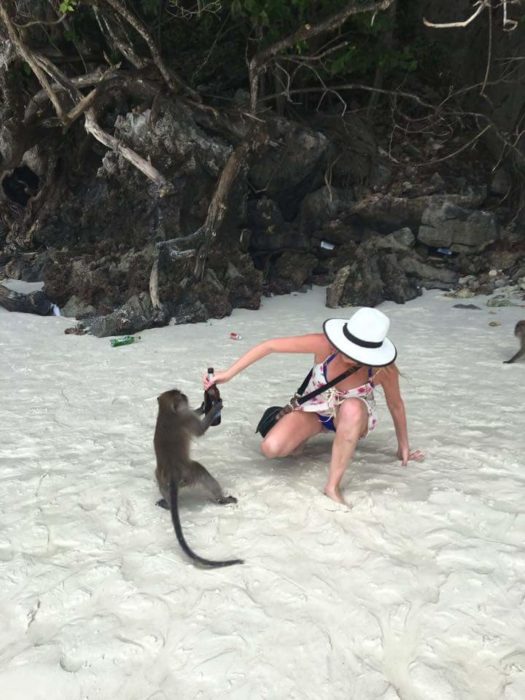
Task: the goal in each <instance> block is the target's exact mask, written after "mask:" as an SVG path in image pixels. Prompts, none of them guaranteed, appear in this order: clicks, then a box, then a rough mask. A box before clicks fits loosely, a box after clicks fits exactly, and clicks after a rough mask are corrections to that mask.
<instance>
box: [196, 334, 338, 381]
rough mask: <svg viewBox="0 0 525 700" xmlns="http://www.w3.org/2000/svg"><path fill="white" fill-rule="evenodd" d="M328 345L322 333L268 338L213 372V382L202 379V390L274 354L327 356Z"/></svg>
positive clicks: (205, 378) (226, 379) (228, 378)
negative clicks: (228, 364) (225, 367)
mask: <svg viewBox="0 0 525 700" xmlns="http://www.w3.org/2000/svg"><path fill="white" fill-rule="evenodd" d="M330 347H331V346H330V343H329V342H328V340H327V339H326V336H325V335H324V334H323V333H311V334H309V335H293V336H288V337H286V338H270V339H269V340H265V341H263V342H262V343H259V344H258V345H254V347H253V348H250V350H248V351H247V352H245V353H244V355H241V357H239V359H238V360H236V361H235V362H234V363H233V364H232V365H230V367H228V369H226V370H222V371H220V372H215V375H214V377H213V381H212V382H210V381H209V380H208V378H207V376H206V377H204V380H203V381H204V388H205V389H207V388H208V386H210V384H224V383H225V382H229V381H230V379H233V377H235V376H236V375H237V374H239V372H242V371H243V370H245V369H246V368H247V367H249V366H250V365H253V363H254V362H258V361H259V360H261V359H262V358H263V357H266V356H267V355H270V354H272V353H274V352H289V353H312V354H314V355H327V354H328V353H329V352H330Z"/></svg>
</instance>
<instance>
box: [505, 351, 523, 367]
mask: <svg viewBox="0 0 525 700" xmlns="http://www.w3.org/2000/svg"><path fill="white" fill-rule="evenodd" d="M523 354H525V348H520V349H519V350H518V352H517V353H516V354H515V355H513V356H512V357H511V358H510V360H503V364H504V365H510V363H511V362H515V361H516V360H517V359H518V358H520V357H521V356H522V355H523Z"/></svg>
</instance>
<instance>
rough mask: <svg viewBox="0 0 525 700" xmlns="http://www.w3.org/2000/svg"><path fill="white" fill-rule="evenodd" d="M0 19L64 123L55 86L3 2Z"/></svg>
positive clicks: (0, 5)
mask: <svg viewBox="0 0 525 700" xmlns="http://www.w3.org/2000/svg"><path fill="white" fill-rule="evenodd" d="M0 19H1V20H2V22H3V23H4V26H5V28H6V30H7V34H8V36H9V39H10V40H11V43H12V44H13V45H14V46H15V48H16V50H17V52H18V53H19V54H20V56H22V58H23V59H24V61H26V63H27V64H28V65H29V66H30V68H31V70H32V71H33V73H34V74H35V76H36V78H37V80H38V82H39V83H40V85H41V86H42V87H43V89H44V90H45V91H46V93H47V95H48V97H49V99H50V100H51V103H52V105H53V107H54V108H55V112H56V114H57V116H58V118H59V119H60V121H61V122H62V123H64V120H65V115H64V110H63V109H62V105H61V104H60V100H59V99H58V97H57V95H56V94H55V92H54V91H53V88H52V87H51V85H50V83H49V81H48V79H47V78H46V74H45V72H44V71H43V70H42V69H41V68H40V66H39V64H38V62H37V60H36V59H35V57H34V55H33V53H32V52H31V51H30V50H29V49H28V48H27V46H26V45H25V44H24V42H23V41H22V38H21V37H20V35H19V34H18V32H17V31H16V29H15V27H14V25H13V22H12V20H11V17H10V16H9V13H8V11H7V9H6V7H5V3H3V2H1V3H0Z"/></svg>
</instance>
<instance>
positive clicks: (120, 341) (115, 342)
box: [109, 335, 140, 348]
mask: <svg viewBox="0 0 525 700" xmlns="http://www.w3.org/2000/svg"><path fill="white" fill-rule="evenodd" d="M136 340H140V335H138V336H137V337H135V336H134V335H122V336H120V337H119V338H111V340H110V341H109V342H110V343H111V347H112V348H119V347H120V346H121V345H131V343H134V342H135V341H136Z"/></svg>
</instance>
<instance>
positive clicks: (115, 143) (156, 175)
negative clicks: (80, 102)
mask: <svg viewBox="0 0 525 700" xmlns="http://www.w3.org/2000/svg"><path fill="white" fill-rule="evenodd" d="M85 127H86V131H87V132H88V133H90V134H91V135H92V136H94V137H95V138H96V139H97V141H100V143H102V144H104V146H106V147H107V148H110V149H111V150H112V151H114V152H115V153H119V154H120V155H121V156H122V157H123V158H125V159H126V160H127V161H129V162H130V163H131V164H132V165H133V166H134V167H135V168H137V169H138V170H140V172H141V173H143V174H144V175H145V176H146V177H147V178H148V179H149V180H151V181H152V182H154V183H155V184H156V185H157V187H158V188H159V192H160V194H161V196H162V195H166V194H168V193H169V192H170V191H171V189H172V186H171V184H170V183H169V182H168V180H166V178H165V177H164V176H163V175H162V174H161V173H160V172H159V171H158V170H157V169H156V168H155V167H154V166H153V165H152V164H151V163H150V162H149V161H147V160H146V159H144V158H143V157H142V156H139V154H138V153H135V151H133V150H132V149H131V148H129V146H126V145H125V144H124V143H122V142H121V141H119V140H118V139H117V138H115V136H112V135H111V134H108V133H107V132H106V131H104V130H103V129H102V128H101V127H100V126H99V124H98V123H97V120H96V117H95V112H94V110H93V108H92V107H89V108H88V109H87V110H86V113H85Z"/></svg>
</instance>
